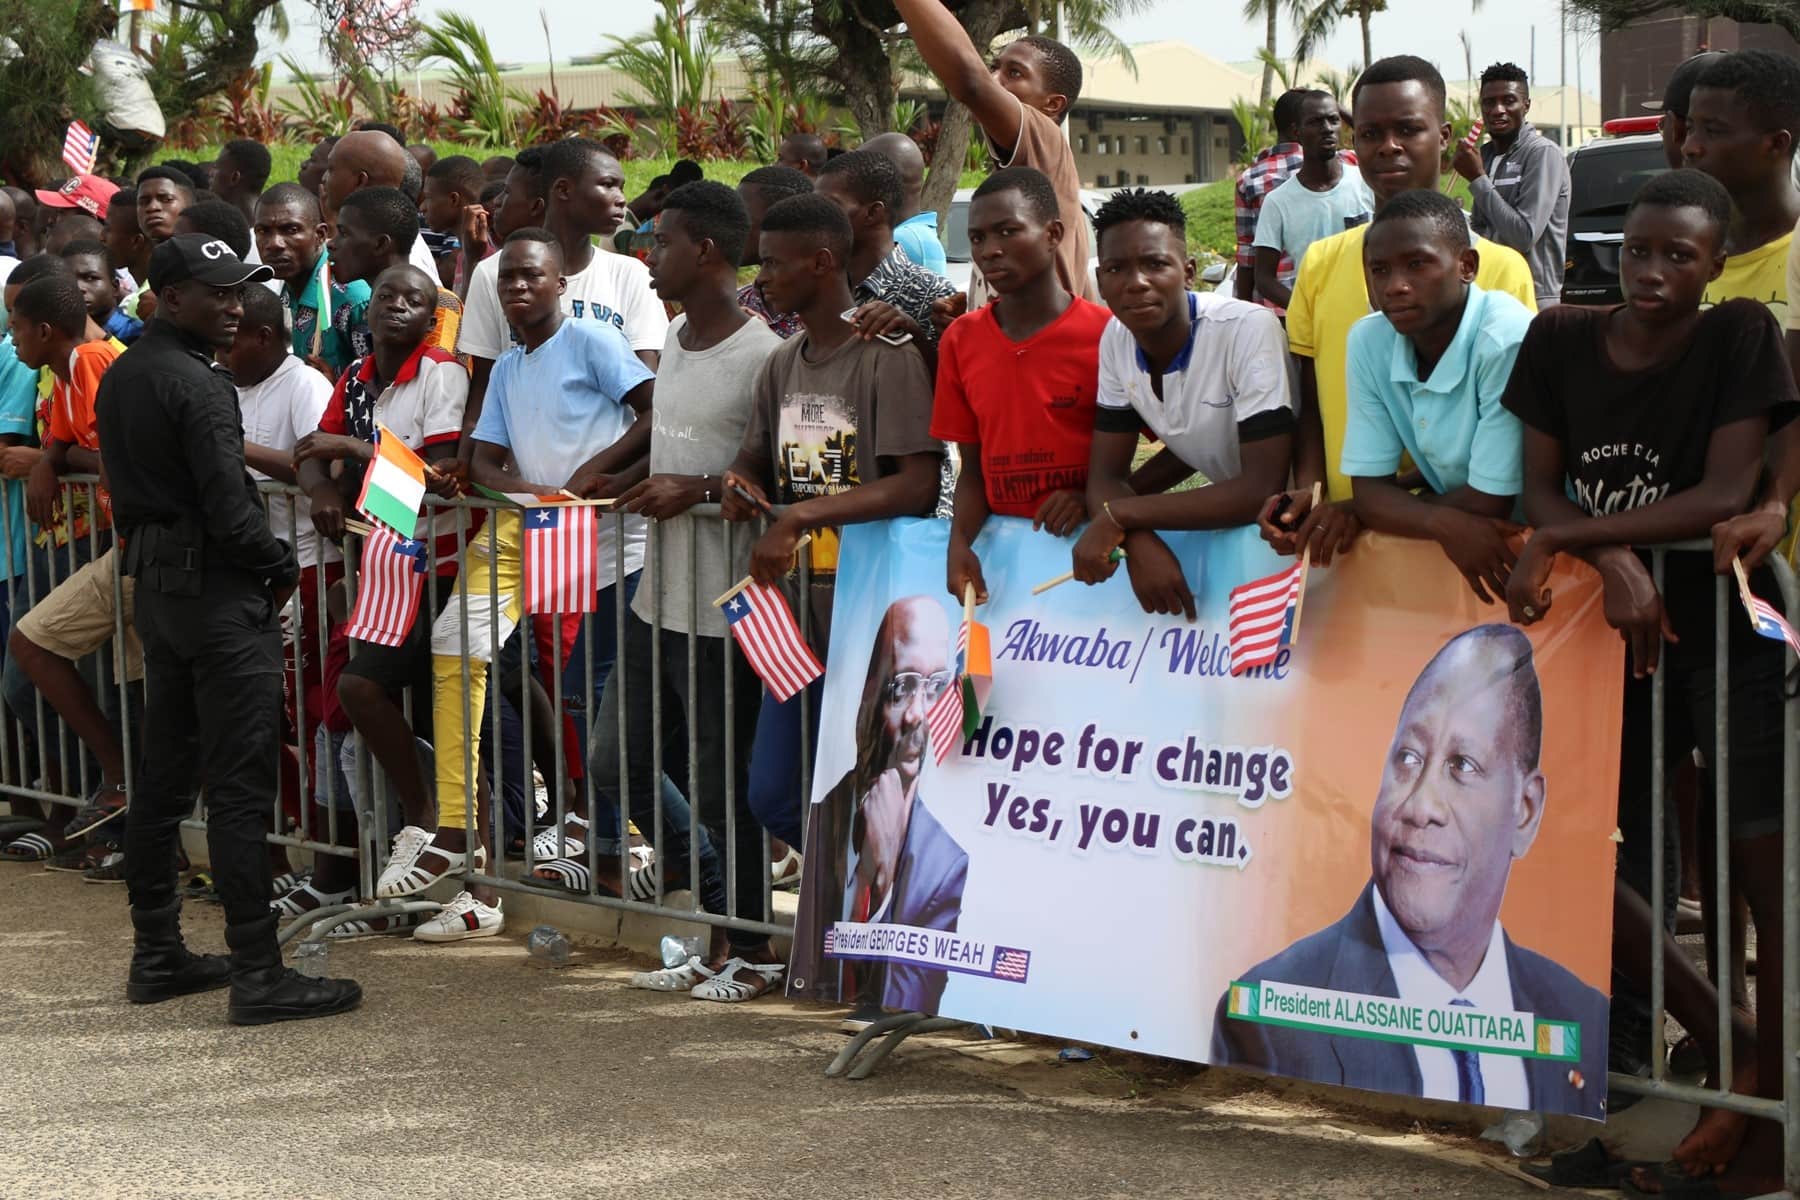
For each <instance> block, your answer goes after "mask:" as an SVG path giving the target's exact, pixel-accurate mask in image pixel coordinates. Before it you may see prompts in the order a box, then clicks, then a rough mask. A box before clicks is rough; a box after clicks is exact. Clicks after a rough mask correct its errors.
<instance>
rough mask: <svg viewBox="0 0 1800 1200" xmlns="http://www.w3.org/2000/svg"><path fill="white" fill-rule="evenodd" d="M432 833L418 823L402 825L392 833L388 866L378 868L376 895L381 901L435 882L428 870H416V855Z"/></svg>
mask: <svg viewBox="0 0 1800 1200" xmlns="http://www.w3.org/2000/svg"><path fill="white" fill-rule="evenodd" d="M433 836H434V835H433V834H431V833H428V832H426V831H425V830H423V829H420V828H419V827H418V826H417V825H405V826H402V827H401V829H400V832H399V833H396V834H395V835H394V852H393V854H391V855H389V856H388V862H387V866H385V867H383V868H382V869H381V878H380V879H378V880H376V882H375V895H376V896H378V897H379V898H381V899H383V900H392V899H395V898H397V897H400V896H410V895H412V894H413V893H414V892H419V891H423V890H424V889H426V888H428V887H430V886H431V885H432V883H434V882H435V880H433V879H432V878H431V875H430V873H429V872H426V871H421V870H419V855H421V854H423V853H425V851H426V849H427V848H428V847H429V846H430V845H431V839H432V837H433ZM418 880H423V882H417V881H418Z"/></svg>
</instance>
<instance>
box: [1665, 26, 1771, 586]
mask: <svg viewBox="0 0 1800 1200" xmlns="http://www.w3.org/2000/svg"><path fill="white" fill-rule="evenodd" d="M1797 134H1800V63H1796V62H1795V61H1794V60H1793V59H1791V58H1788V57H1787V56H1786V55H1783V54H1776V53H1773V52H1772V51H1767V50H1740V51H1738V52H1737V53H1734V54H1723V55H1720V56H1719V57H1718V59H1717V60H1716V61H1715V62H1713V63H1712V64H1711V65H1709V66H1708V67H1707V68H1706V70H1705V71H1703V72H1702V73H1701V75H1700V78H1699V79H1698V80H1697V81H1695V83H1694V93H1693V98H1692V99H1691V101H1690V102H1689V105H1688V120H1687V139H1686V140H1685V141H1684V142H1683V143H1682V146H1681V153H1682V157H1683V158H1684V159H1685V160H1686V162H1687V165H1688V166H1690V167H1695V168H1698V169H1699V170H1702V171H1704V172H1706V173H1707V174H1708V175H1711V176H1712V177H1713V178H1714V179H1717V180H1718V181H1719V182H1720V183H1722V184H1724V185H1725V190H1726V191H1728V192H1730V193H1731V228H1730V229H1729V230H1727V231H1726V235H1725V253H1726V256H1727V257H1726V259H1725V269H1724V270H1723V271H1721V272H1720V273H1719V277H1718V278H1717V279H1714V280H1713V281H1712V282H1711V283H1710V284H1708V285H1707V288H1706V294H1705V295H1704V296H1703V297H1702V299H1701V304H1702V305H1703V306H1705V307H1708V308H1710V307H1711V306H1712V305H1715V304H1717V303H1719V302H1720V301H1721V300H1730V299H1733V298H1736V297H1740V296H1742V297H1746V298H1748V299H1751V300H1755V301H1757V302H1758V303H1760V304H1766V305H1768V306H1769V311H1771V312H1773V313H1774V314H1775V318H1776V320H1778V321H1780V322H1781V324H1782V326H1783V327H1784V328H1786V329H1787V330H1788V331H1789V332H1788V360H1789V362H1790V363H1792V364H1793V365H1794V367H1795V371H1796V374H1797V375H1800V333H1797V332H1795V330H1796V329H1800V326H1796V325H1795V323H1794V321H1795V316H1794V309H1793V308H1792V307H1791V306H1790V305H1789V303H1788V298H1789V295H1790V292H1791V289H1792V287H1793V282H1792V280H1793V275H1792V274H1791V273H1790V270H1789V263H1788V260H1789V258H1790V256H1791V255H1792V252H1793V247H1794V232H1795V223H1796V222H1797V221H1800V193H1797V192H1796V191H1795V189H1794V176H1793V163H1794V148H1795V140H1796V135H1797ZM1796 426H1800V422H1795V423H1791V424H1789V425H1787V426H1784V427H1783V428H1782V429H1780V430H1779V431H1777V432H1776V433H1775V434H1774V435H1773V436H1771V437H1770V438H1769V448H1768V466H1767V469H1766V470H1765V472H1764V480H1763V486H1762V488H1761V489H1759V491H1758V494H1757V502H1756V505H1755V506H1754V507H1753V508H1752V509H1751V510H1750V511H1749V512H1748V513H1745V514H1744V515H1742V516H1739V517H1734V518H1732V519H1731V520H1729V521H1725V522H1721V523H1720V524H1719V525H1718V526H1717V527H1715V529H1714V530H1713V544H1714V548H1715V550H1716V552H1717V555H1716V556H1717V559H1718V564H1719V565H1721V566H1724V567H1725V568H1726V569H1727V570H1729V569H1730V561H1731V559H1732V558H1734V557H1739V556H1742V558H1743V560H1744V565H1745V566H1746V567H1749V568H1754V567H1755V566H1757V565H1758V564H1760V563H1761V562H1762V561H1763V559H1765V558H1766V557H1768V555H1769V552H1770V551H1771V550H1773V549H1774V548H1775V547H1776V546H1777V545H1778V544H1779V545H1782V547H1783V549H1784V551H1785V552H1786V553H1787V555H1788V561H1789V562H1790V563H1791V562H1793V561H1794V559H1793V555H1794V542H1793V539H1791V538H1789V539H1787V540H1786V542H1785V543H1784V542H1783V534H1784V533H1785V532H1786V529H1787V526H1788V516H1789V508H1790V506H1791V505H1792V504H1793V502H1794V496H1795V493H1796V492H1797V491H1800V428H1797V427H1796Z"/></svg>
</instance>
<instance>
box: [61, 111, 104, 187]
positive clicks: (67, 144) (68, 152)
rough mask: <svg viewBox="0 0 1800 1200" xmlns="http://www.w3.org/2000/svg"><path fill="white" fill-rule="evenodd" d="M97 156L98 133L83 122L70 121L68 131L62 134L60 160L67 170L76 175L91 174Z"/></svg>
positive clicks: (98, 148) (98, 146) (98, 154)
mask: <svg viewBox="0 0 1800 1200" xmlns="http://www.w3.org/2000/svg"><path fill="white" fill-rule="evenodd" d="M99 157H100V135H99V134H97V133H95V132H94V131H93V130H91V129H89V128H88V127H87V125H86V123H85V122H82V121H70V122H69V129H68V132H67V133H65V134H63V148H62V160H63V162H65V163H67V164H68V167H69V170H71V171H73V172H75V173H76V174H77V175H91V174H92V173H93V171H94V160H95V159H97V158H99Z"/></svg>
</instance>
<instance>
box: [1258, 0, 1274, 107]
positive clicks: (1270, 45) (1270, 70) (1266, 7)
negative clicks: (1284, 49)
mask: <svg viewBox="0 0 1800 1200" xmlns="http://www.w3.org/2000/svg"><path fill="white" fill-rule="evenodd" d="M1275 34H1276V29H1275V0H1263V48H1264V49H1265V50H1267V51H1268V52H1269V59H1273V58H1274V57H1275ZM1274 90H1275V64H1274V63H1273V62H1272V61H1268V60H1264V62H1263V78H1262V101H1261V102H1262V103H1263V104H1267V103H1268V102H1269V96H1270V94H1271V93H1273V92H1274Z"/></svg>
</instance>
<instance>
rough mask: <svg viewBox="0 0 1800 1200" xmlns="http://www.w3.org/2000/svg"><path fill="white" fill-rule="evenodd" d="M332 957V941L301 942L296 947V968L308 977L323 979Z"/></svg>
mask: <svg viewBox="0 0 1800 1200" xmlns="http://www.w3.org/2000/svg"><path fill="white" fill-rule="evenodd" d="M330 958H331V943H329V942H301V943H300V944H299V945H298V946H295V947H294V970H296V971H298V972H299V973H300V974H302V975H304V976H306V977H307V978H308V979H323V978H325V969H326V966H327V964H328V962H329V960H330Z"/></svg>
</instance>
